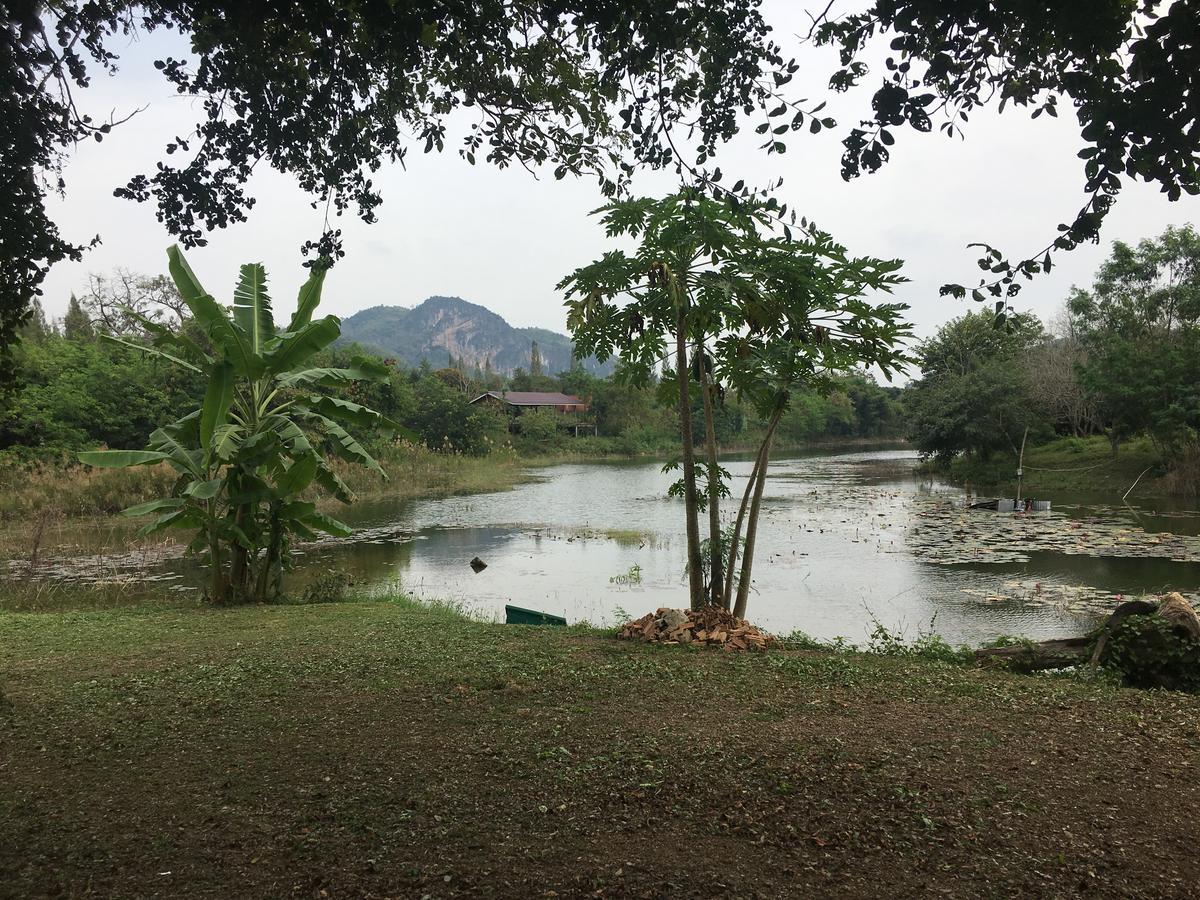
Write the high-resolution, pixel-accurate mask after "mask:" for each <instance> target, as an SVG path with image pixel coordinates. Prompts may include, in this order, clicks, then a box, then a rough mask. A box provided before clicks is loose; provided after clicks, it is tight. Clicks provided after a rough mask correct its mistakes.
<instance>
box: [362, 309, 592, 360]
mask: <svg viewBox="0 0 1200 900" xmlns="http://www.w3.org/2000/svg"><path fill="white" fill-rule="evenodd" d="M342 337H343V339H344V340H348V341H355V342H357V343H359V344H362V345H363V346H364V347H367V348H369V349H372V350H375V351H377V352H379V353H381V354H383V355H385V356H393V357H396V358H397V359H399V360H400V361H401V362H403V363H405V364H406V365H409V366H417V365H420V363H421V361H422V360H428V361H429V363H430V365H432V366H434V367H441V366H445V365H447V364H448V363H449V361H450V358H451V357H453V358H454V359H455V361H457V360H460V359H461V360H462V361H463V363H464V364H465V365H466V366H468V367H474V366H478V367H479V368H481V369H483V368H485V367H486V366H487V365H488V364H490V365H491V368H492V369H493V370H494V371H496V372H500V373H503V374H511V373H512V371H513V370H514V369H517V368H524V369H526V370H528V369H529V357H530V351H531V347H532V344H533V342H534V341H537V343H538V350H539V352H540V353H541V357H542V361H543V367H544V369H545V371H546V373H547V374H554V373H557V372H561V371H564V370H566V369H568V368H570V366H571V340H570V338H568V337H567V336H566V335H564V334H557V333H556V332H553V331H548V330H546V329H544V328H513V327H512V326H511V325H509V324H508V322H506V321H505V320H504V319H503V318H502V317H501V316H498V315H497V314H496V313H494V312H492V311H491V310H490V309H488V308H486V307H484V306H480V305H479V304H477V303H468V302H467V301H466V300H463V299H461V298H459V297H430V298H428V299H427V300H425V301H424V302H423V303H421V304H420V305H418V306H416V307H414V308H412V309H407V308H405V307H402V306H375V307H372V308H370V309H364V310H362V311H361V312H357V313H355V314H354V315H352V316H349V317H347V318H346V319H343V320H342ZM584 368H586V369H588V371H591V372H594V373H597V374H607V373H608V372H609V371H611V364H606V365H603V366H601V365H600V364H598V363H597V362H596V361H595V360H594V359H592V360H585V361H584Z"/></svg>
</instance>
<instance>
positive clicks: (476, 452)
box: [0, 272, 904, 517]
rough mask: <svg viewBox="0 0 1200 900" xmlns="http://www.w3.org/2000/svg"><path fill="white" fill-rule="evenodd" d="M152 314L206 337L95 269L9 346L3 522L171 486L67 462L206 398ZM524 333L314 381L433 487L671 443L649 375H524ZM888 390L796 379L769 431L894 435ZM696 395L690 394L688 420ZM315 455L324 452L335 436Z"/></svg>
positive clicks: (674, 413) (723, 435)
mask: <svg viewBox="0 0 1200 900" xmlns="http://www.w3.org/2000/svg"><path fill="white" fill-rule="evenodd" d="M122 309H125V310H127V311H128V312H122V311H121V310H122ZM129 312H131V313H133V314H128V313H129ZM497 318H498V317H497ZM501 321H503V320H501ZM147 323H151V324H152V325H154V326H157V327H162V328H166V329H168V330H169V331H171V332H173V333H179V334H182V335H185V336H191V337H193V338H197V339H199V340H201V341H203V340H204V338H203V335H202V333H201V331H200V329H198V327H197V326H196V324H195V323H194V322H193V321H192V320H191V319H190V318H189V315H188V312H187V309H186V306H184V305H183V304H181V303H180V302H179V298H178V296H177V295H176V294H174V293H173V288H171V285H170V282H169V281H166V282H165V283H164V280H163V279H160V278H146V277H142V276H138V275H135V274H131V273H128V272H121V273H117V275H116V276H114V277H113V278H103V279H93V281H92V285H91V288H90V289H89V291H88V293H87V294H85V295H84V296H82V297H80V298H74V297H73V298H72V300H71V304H70V307H69V310H68V312H67V315H66V316H65V317H64V318H63V319H62V320H57V321H51V320H47V319H46V318H45V316H44V315H42V314H41V312H40V310H38V311H37V314H36V315H35V316H34V317H33V318H32V320H31V321H30V322H29V323H28V324H27V325H26V326H25V328H24V332H23V336H24V340H23V341H22V343H21V345H20V347H19V349H17V351H16V354H17V357H16V360H17V362H18V367H17V371H18V373H19V374H18V378H17V381H16V383H15V384H14V385H13V386H12V387H11V389H10V390H9V391H7V392H6V394H5V395H4V397H3V398H2V400H0V488H2V489H3V492H4V494H5V500H4V502H3V503H0V517H8V516H15V515H22V514H25V513H27V512H29V511H31V510H39V509H40V510H49V509H53V510H59V511H61V512H67V513H70V514H86V513H89V512H91V513H107V512H112V511H114V510H116V509H120V508H122V507H123V506H126V505H130V504H133V503H140V502H144V501H148V500H150V499H151V498H154V497H157V496H160V495H161V494H162V493H163V492H164V491H165V490H167V489H169V486H170V484H171V480H172V479H171V476H170V473H169V472H166V471H159V470H158V469H155V468H139V469H135V470H132V471H128V472H120V471H107V472H95V471H92V472H89V471H87V470H86V469H85V468H83V467H81V466H80V465H78V463H77V462H76V460H75V457H74V454H75V453H76V452H78V451H80V450H89V449H93V448H95V447H97V446H104V447H108V448H112V449H121V450H132V449H140V448H142V447H144V446H145V442H146V439H147V437H148V436H149V435H150V434H151V433H152V432H154V431H155V430H156V429H157V428H159V427H160V426H161V425H162V424H163V423H166V422H170V421H174V420H175V419H177V418H178V417H179V416H180V415H182V414H184V413H186V412H187V411H190V410H193V409H196V408H197V407H198V406H199V404H200V403H201V402H202V400H203V398H204V393H205V385H204V381H203V379H202V378H201V377H200V375H199V374H197V373H193V372H190V371H188V370H187V369H184V368H182V367H180V366H177V365H174V364H172V363H171V362H169V361H167V360H165V359H161V358H159V357H156V356H154V355H152V354H150V353H147V352H144V351H142V350H139V349H138V348H139V347H141V346H143V345H148V344H149V342H150V339H151V337H152V336H153V335H152V333H151V327H150V325H148V324H147ZM539 331H540V330H539ZM102 335H108V336H109V337H112V338H117V339H118V340H120V341H124V342H125V343H124V344H118V343H114V342H113V341H111V340H106V339H103V338H102V337H101V336H102ZM564 340H565V338H564ZM534 343H535V341H534V340H532V339H531V340H530V341H529V342H528V343H527V344H526V346H525V355H524V357H523V359H522V360H521V363H522V364H521V365H518V366H516V368H515V369H514V371H513V372H512V374H510V375H502V374H500V373H499V372H496V371H491V372H487V371H480V370H479V369H478V368H477V367H475V366H467V365H463V366H461V367H459V366H453V367H452V366H447V365H445V362H447V361H448V360H436V361H435V360H433V359H426V360H424V361H423V362H420V363H419V364H417V365H413V366H409V365H406V364H404V363H403V362H401V361H399V360H396V359H395V358H390V357H386V358H385V357H380V356H379V354H378V353H376V354H371V353H369V352H367V351H365V350H364V348H360V347H358V346H357V345H355V344H352V343H346V344H339V345H335V346H333V347H330V348H327V349H326V350H324V351H322V352H321V353H319V354H317V355H316V356H315V357H314V358H313V359H312V360H311V365H312V366H315V367H327V368H343V369H344V368H348V367H351V366H352V365H353V361H354V359H355V357H359V356H364V355H365V356H367V357H368V358H374V359H375V361H376V362H378V363H384V362H385V359H386V366H385V368H386V374H385V375H384V377H382V378H380V379H379V380H377V381H373V382H371V381H353V382H349V383H347V384H343V385H340V386H339V387H337V388H336V389H331V388H324V387H321V386H319V385H318V386H317V387H316V390H318V391H328V392H331V393H334V394H336V395H337V396H338V397H340V398H343V399H345V400H349V401H351V402H355V403H359V404H362V405H364V406H367V407H370V408H372V409H375V410H378V411H379V412H380V413H382V414H383V415H385V416H387V417H388V418H389V419H392V420H394V421H396V422H397V423H399V424H400V425H402V426H404V427H405V428H406V429H408V430H409V431H411V432H413V433H415V435H416V436H417V438H418V439H419V441H420V443H421V444H423V445H424V448H414V447H413V446H412V445H411V444H409V443H407V442H405V441H403V440H402V439H396V438H390V437H383V436H372V437H366V436H363V438H362V443H363V445H364V446H365V448H366V450H367V451H368V452H370V453H371V454H372V455H374V456H375V457H376V458H377V459H378V460H379V462H380V464H381V465H382V466H383V468H384V469H385V470H386V471H387V472H388V473H389V474H390V475H392V476H393V477H394V479H395V478H397V477H398V478H401V479H403V478H405V477H407V476H406V474H405V473H409V472H414V471H419V472H420V473H421V477H422V478H423V479H425V480H429V479H432V481H433V482H435V483H436V484H437V485H441V487H438V491H443V490H444V489H445V487H446V486H445V484H444V482H445V481H446V480H447V479H451V480H452V479H454V478H459V477H466V478H468V480H469V484H468V485H467V486H468V487H470V486H474V487H486V486H487V485H488V484H492V483H493V481H489V478H488V477H486V476H487V473H488V472H492V471H493V470H494V472H495V474H496V479H495V480H494V485H495V486H503V485H505V484H508V483H511V481H512V479H513V477H515V468H514V466H513V461H514V460H515V459H516V458H518V457H527V458H554V457H560V456H596V455H603V454H622V455H634V454H656V453H668V452H670V451H671V450H672V449H673V448H677V447H678V433H679V432H678V428H679V426H678V410H677V409H676V408H675V407H674V406H673V404H672V403H671V401H670V400H668V399H664V398H661V397H660V396H659V390H658V383H657V382H658V376H657V374H655V375H653V376H652V377H651V378H650V379H649V381H648V382H647V383H646V384H644V385H642V386H637V387H635V386H632V385H630V384H628V383H625V382H623V381H622V380H621V379H619V378H614V377H612V376H607V377H601V376H598V375H595V374H593V373H591V372H588V371H587V370H586V369H585V368H583V367H582V366H580V365H579V364H574V365H572V364H570V363H568V365H567V367H566V368H565V369H563V370H558V369H557V368H552V366H554V360H555V359H556V357H555V356H554V355H553V351H552V348H553V344H552V342H550V341H547V340H545V339H544V337H539V338H537V340H536V344H537V352H538V356H539V357H540V358H541V367H542V368H543V370H544V371H549V372H556V374H533V373H532V371H531V370H532V369H533V368H534V365H533V364H534V360H533V350H534ZM381 368H384V367H383V366H381ZM503 389H508V390H547V391H563V392H565V393H568V394H575V395H578V396H579V397H581V398H583V399H584V400H586V401H588V403H589V404H590V408H589V411H588V413H587V414H586V415H585V416H584V417H582V418H583V419H584V420H585V421H586V422H588V423H591V424H594V426H595V427H594V434H591V435H587V434H585V435H581V436H580V437H575V436H573V435H571V434H570V433H568V432H567V431H566V430H565V428H564V427H563V426H564V425H566V424H567V423H568V422H571V421H574V419H572V418H570V417H564V416H560V415H557V414H554V413H534V414H526V415H525V416H523V417H522V419H521V421H520V422H515V421H510V420H509V419H508V418H507V417H506V416H505V415H503V414H502V413H499V412H497V411H496V410H495V409H493V408H489V407H485V406H483V405H481V404H479V405H472V404H471V402H470V401H471V400H472V399H473V398H474V397H476V396H478V395H479V394H481V393H483V392H484V391H487V390H503ZM899 395H900V390H899V389H898V388H895V387H882V386H880V385H878V384H876V383H875V381H874V380H873V379H872V378H871V377H870V376H869V375H865V374H852V375H848V376H845V377H841V378H838V379H837V380H836V383H835V385H834V388H833V390H832V391H830V392H819V391H816V390H804V389H799V390H797V391H795V392H794V394H793V398H792V403H791V405H790V406H789V408H788V410H787V412H786V413H785V414H784V415H783V417H782V418H781V420H780V422H779V424H778V427H777V431H776V441H777V442H778V443H780V444H782V445H784V446H788V445H793V446H794V445H797V444H800V443H804V442H810V441H822V440H846V439H888V438H896V437H898V436H899V435H900V433H901V430H902V428H903V421H904V417H903V415H902V413H901V409H900V404H899ZM699 403H700V400H699V398H697V399H696V405H697V415H696V421H697V422H698V423H700V422H701V421H702V417H701V416H700V414H699V413H700V410H699ZM714 425H715V429H716V436H717V440H718V442H719V443H720V445H721V446H722V447H723V448H725V449H741V448H745V447H750V446H752V445H754V444H755V443H756V442H757V441H758V440H759V439H761V436H762V434H763V431H764V428H765V423H764V421H763V419H762V417H761V416H759V415H758V414H757V413H756V412H755V411H754V409H753V408H752V407H751V406H750V405H749V404H744V403H742V402H740V401H739V400H738V398H737V397H736V396H734V395H733V394H732V393H729V394H728V395H727V396H726V397H725V398H724V401H723V402H722V403H721V404H720V405H719V408H718V409H717V410H716V415H715V417H714ZM698 427H699V428H700V429H701V431H700V432H698V433H697V434H696V439H697V441H702V440H703V438H704V435H703V433H702V428H703V426H702V424H701V425H698ZM322 449H323V450H324V451H325V452H326V453H327V454H328V455H331V456H332V454H333V450H334V447H333V446H332V445H331V444H330V445H327V446H325V447H323V448H322ZM472 458H476V459H480V460H484V459H487V460H491V462H490V463H489V464H488V466H487V467H484V468H482V469H478V468H477V467H473V466H471V465H468V464H467V462H466V461H467V460H469V459H472ZM438 460H441V462H440V463H439V462H438ZM334 465H335V467H337V471H338V472H339V474H340V475H341V477H342V478H344V479H346V480H347V481H348V482H349V484H350V487H351V488H353V489H355V490H366V491H372V490H378V489H379V483H378V480H377V479H367V478H363V477H361V476H359V475H357V474H355V472H354V470H353V469H352V468H349V467H345V466H343V465H342V464H341V463H340V461H338V460H336V459H335V460H334ZM439 466H440V468H439ZM414 467H415V468H414ZM442 470H444V471H442ZM439 472H441V474H438V473H439ZM411 488H412V485H408V484H403V485H397V484H395V483H393V484H392V485H390V486H389V487H388V488H387V489H388V490H389V491H399V492H401V493H405V494H408V493H411Z"/></svg>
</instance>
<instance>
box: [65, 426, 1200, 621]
mask: <svg viewBox="0 0 1200 900" xmlns="http://www.w3.org/2000/svg"><path fill="white" fill-rule="evenodd" d="M723 464H724V465H725V467H726V468H727V469H728V470H729V471H730V473H731V475H732V478H733V482H732V485H731V487H732V492H733V494H734V496H735V497H737V498H740V496H741V492H742V490H743V488H744V486H745V479H746V478H747V477H748V476H749V472H750V468H751V462H750V460H748V459H745V458H731V459H727V460H726V461H725V462H724V463H723ZM916 464H917V460H916V457H915V455H914V454H913V453H912V451H910V450H855V451H849V452H845V451H843V452H822V453H807V454H797V455H794V456H790V457H788V458H782V459H779V460H776V461H774V462H773V464H772V468H771V473H770V477H769V479H768V482H767V488H766V493H765V499H764V506H763V516H762V523H761V526H760V530H759V540H758V549H757V552H756V567H755V577H754V590H753V592H752V594H751V598H750V604H749V615H750V617H751V618H752V619H753V620H755V621H756V622H758V623H760V624H761V625H763V626H765V627H767V628H769V629H771V630H773V631H776V632H780V633H786V632H789V631H792V630H794V629H802V630H803V631H805V632H807V633H809V634H811V635H813V636H815V637H820V638H833V637H837V636H844V637H846V638H848V639H850V640H852V641H862V640H863V638H864V637H865V636H866V635H868V634H869V633H870V631H871V630H872V628H873V627H874V622H875V621H878V622H879V623H881V624H883V625H885V626H887V627H888V628H890V629H893V630H903V631H905V632H906V633H907V635H908V636H909V637H912V636H914V635H915V634H916V633H917V631H918V630H921V629H928V628H929V627H930V626H931V623H932V627H933V628H934V629H936V630H937V631H938V632H939V633H941V634H942V635H944V636H945V637H946V638H947V639H949V640H951V641H953V642H955V643H958V642H966V643H978V642H982V641H985V640H989V639H992V638H994V637H996V636H998V635H1001V634H1022V635H1026V636H1029V637H1034V638H1044V637H1053V636H1057V635H1065V634H1075V633H1079V632H1080V631H1081V630H1082V629H1084V628H1086V627H1087V626H1088V625H1089V624H1090V623H1091V622H1092V621H1093V620H1094V619H1095V618H1097V617H1098V616H1100V615H1102V614H1103V613H1105V612H1106V611H1108V610H1110V609H1111V608H1112V607H1113V606H1114V605H1115V604H1116V603H1117V602H1119V599H1120V596H1122V595H1132V594H1140V593H1144V592H1149V591H1154V592H1157V591H1161V590H1164V589H1172V590H1181V591H1184V592H1185V593H1192V592H1194V591H1196V590H1197V588H1200V513H1198V512H1196V511H1195V510H1194V509H1189V508H1186V506H1183V505H1179V504H1171V503H1168V502H1160V503H1152V504H1147V505H1143V506H1138V507H1133V506H1125V505H1122V504H1121V503H1120V499H1119V498H1112V497H1089V496H1084V495H1072V496H1055V497H1053V498H1052V499H1053V501H1054V509H1053V510H1052V511H1051V512H1049V513H1032V514H1023V515H1014V514H1012V513H997V512H994V511H982V510H969V509H967V508H966V507H967V505H968V502H969V500H970V499H972V498H971V497H970V495H969V494H968V493H967V492H966V491H965V490H964V489H962V488H960V487H956V486H953V485H950V484H948V483H945V482H942V481H940V480H938V479H934V478H930V477H928V476H925V475H921V474H920V473H918V471H917V468H916ZM673 479H674V476H673V475H666V474H663V473H662V471H661V463H658V462H647V461H634V462H598V463H586V464H570V465H558V466H552V467H548V468H543V469H539V470H536V472H535V477H534V479H533V480H531V481H529V482H527V483H525V484H522V485H520V486H518V487H517V488H516V489H514V490H511V491H504V492H499V493H491V494H476V495H469V496H457V497H448V498H442V499H430V500H416V501H404V502H398V501H391V502H389V501H386V500H379V501H374V502H364V503H360V504H357V505H355V506H354V507H352V508H350V509H349V510H345V511H343V513H342V517H343V518H345V519H346V520H347V521H350V522H351V523H352V524H354V525H355V526H356V528H357V529H358V531H357V532H356V534H355V535H354V537H353V538H351V539H348V540H345V541H329V542H327V543H323V544H320V545H313V546H309V547H306V548H304V550H303V552H302V553H301V554H300V558H299V561H300V571H298V572H297V573H296V575H295V576H293V577H295V578H296V579H297V580H300V581H303V580H304V579H306V578H310V577H312V576H313V575H314V574H317V573H320V572H323V571H328V570H330V569H339V570H342V571H346V572H348V573H349V574H350V575H351V576H352V578H353V579H354V581H355V582H356V584H357V585H358V586H359V588H360V589H365V590H367V591H378V592H380V593H383V592H388V591H395V590H396V589H398V588H399V589H402V590H404V591H407V592H410V593H413V594H415V595H417V596H421V597H426V598H431V599H441V600H449V601H453V602H456V603H460V604H462V605H463V606H465V607H467V608H468V609H470V610H473V611H476V612H478V613H482V614H484V615H485V616H494V617H495V618H497V619H502V618H503V610H504V606H505V604H507V603H512V604H515V605H517V606H522V607H527V608H531V609H537V610H542V611H545V612H551V613H556V614H559V615H564V616H566V617H567V619H568V620H569V621H572V622H575V621H579V620H587V621H590V622H592V623H596V624H602V623H603V624H612V623H615V622H616V621H618V620H619V619H621V618H622V617H623V615H624V614H625V613H628V614H630V615H633V616H638V615H641V614H642V613H643V612H646V611H648V610H652V609H654V608H656V607H659V606H679V605H682V604H683V603H684V602H685V593H686V581H685V577H684V571H683V569H684V559H685V554H686V542H685V538H684V530H683V516H682V506H681V504H680V503H679V501H676V500H672V499H669V498H668V497H667V496H666V491H667V487H668V486H669V484H670V483H671V481H672V480H673ZM1114 504H1115V505H1114ZM727 506H733V503H732V502H730V501H727ZM726 512H727V513H730V514H731V513H732V510H726ZM704 524H705V523H703V522H702V527H703V526H704ZM93 539H94V538H93ZM476 556H478V557H480V558H481V559H483V560H484V561H485V562H486V563H487V568H486V569H485V570H483V571H482V572H480V573H478V574H476V573H475V572H473V571H472V569H471V568H470V566H469V562H470V560H471V559H472V558H473V557H476ZM43 565H44V571H45V573H46V574H48V575H49V576H50V577H59V578H70V579H76V580H78V579H85V580H87V579H97V580H104V579H113V578H119V577H126V573H128V572H129V571H131V570H136V571H137V572H138V577H140V578H148V579H151V581H152V584H154V589H155V590H159V591H161V590H162V589H163V587H169V588H171V589H174V590H178V591H181V592H194V591H195V587H194V585H195V584H197V583H198V579H197V573H195V572H194V571H191V570H190V568H189V566H188V564H187V563H186V562H184V561H182V560H180V559H179V558H178V555H177V550H176V549H175V548H173V547H172V546H171V545H161V546H159V547H156V548H151V549H148V550H147V549H141V550H139V551H138V553H136V554H128V553H125V552H120V553H113V552H104V553H92V554H89V553H86V552H83V553H81V552H76V553H74V554H72V555H71V556H69V557H67V556H62V557H59V558H54V559H49V560H46V561H45V563H44V564H43ZM162 582H167V584H166V585H164V584H162Z"/></svg>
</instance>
